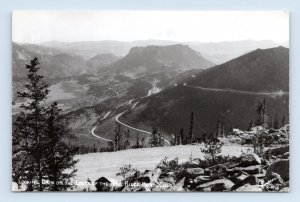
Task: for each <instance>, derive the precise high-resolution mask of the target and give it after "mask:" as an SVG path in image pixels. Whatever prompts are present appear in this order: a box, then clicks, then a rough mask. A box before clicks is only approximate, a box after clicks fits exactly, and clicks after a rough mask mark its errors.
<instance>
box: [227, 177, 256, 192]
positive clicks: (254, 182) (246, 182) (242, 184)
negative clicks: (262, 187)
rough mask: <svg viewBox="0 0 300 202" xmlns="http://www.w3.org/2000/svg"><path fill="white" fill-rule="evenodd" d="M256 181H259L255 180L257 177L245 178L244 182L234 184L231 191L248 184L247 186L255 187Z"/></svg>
mask: <svg viewBox="0 0 300 202" xmlns="http://www.w3.org/2000/svg"><path fill="white" fill-rule="evenodd" d="M258 181H259V180H258V179H257V177H255V176H253V175H250V176H248V177H247V178H245V179H244V180H242V181H240V182H238V183H236V184H235V185H234V186H232V187H231V191H233V190H236V189H238V188H240V187H242V186H244V185H246V184H248V185H257V184H258Z"/></svg>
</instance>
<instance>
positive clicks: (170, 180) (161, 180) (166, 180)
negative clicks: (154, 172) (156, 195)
mask: <svg viewBox="0 0 300 202" xmlns="http://www.w3.org/2000/svg"><path fill="white" fill-rule="evenodd" d="M159 181H160V182H163V183H169V184H171V185H174V184H175V182H176V181H175V179H174V178H173V177H171V176H169V177H164V178H161V179H160V180H159Z"/></svg>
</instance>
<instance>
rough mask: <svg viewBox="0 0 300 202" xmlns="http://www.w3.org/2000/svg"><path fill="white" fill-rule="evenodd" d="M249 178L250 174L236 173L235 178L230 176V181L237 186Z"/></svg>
mask: <svg viewBox="0 0 300 202" xmlns="http://www.w3.org/2000/svg"><path fill="white" fill-rule="evenodd" d="M248 176H249V174H248V173H246V172H242V171H240V172H238V173H235V174H234V175H233V176H230V177H229V178H228V179H229V180H230V181H232V182H233V183H235V184H236V183H239V182H241V181H243V180H244V179H246V178H247V177H248Z"/></svg>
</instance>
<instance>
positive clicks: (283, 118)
mask: <svg viewBox="0 0 300 202" xmlns="http://www.w3.org/2000/svg"><path fill="white" fill-rule="evenodd" d="M284 125H285V116H284V115H283V117H282V120H281V127H283V126H284Z"/></svg>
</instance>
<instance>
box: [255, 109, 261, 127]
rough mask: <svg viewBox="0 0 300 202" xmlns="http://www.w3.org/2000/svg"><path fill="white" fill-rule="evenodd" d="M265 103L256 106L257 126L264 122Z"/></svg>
mask: <svg viewBox="0 0 300 202" xmlns="http://www.w3.org/2000/svg"><path fill="white" fill-rule="evenodd" d="M262 114H263V104H262V103H259V104H258V105H257V108H256V121H255V124H256V126H261V125H262V124H263V116H262Z"/></svg>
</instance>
